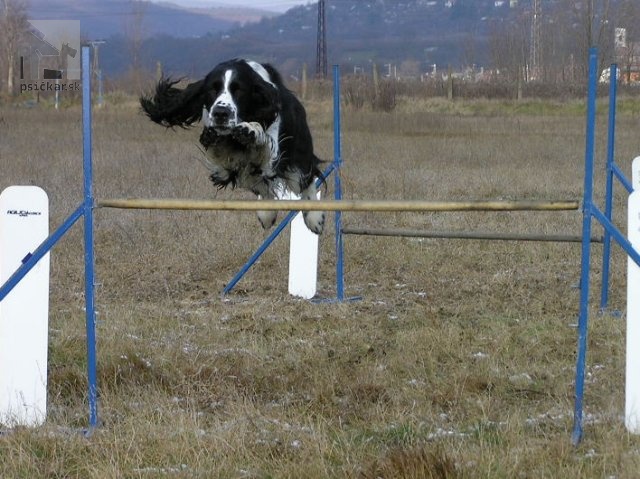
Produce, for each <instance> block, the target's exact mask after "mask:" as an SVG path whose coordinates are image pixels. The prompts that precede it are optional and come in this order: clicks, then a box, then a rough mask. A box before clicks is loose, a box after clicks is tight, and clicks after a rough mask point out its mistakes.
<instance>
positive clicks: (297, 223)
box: [279, 191, 320, 299]
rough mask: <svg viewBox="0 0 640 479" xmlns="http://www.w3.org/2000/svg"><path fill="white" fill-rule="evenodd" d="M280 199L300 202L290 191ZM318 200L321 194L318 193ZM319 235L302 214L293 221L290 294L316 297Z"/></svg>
mask: <svg viewBox="0 0 640 479" xmlns="http://www.w3.org/2000/svg"><path fill="white" fill-rule="evenodd" d="M279 196H280V199H286V200H299V199H300V197H299V196H298V195H296V194H294V193H291V192H290V191H285V192H283V193H282V194H280V195H279ZM318 199H320V192H319V191H318ZM318 238H319V237H318V235H317V234H315V233H313V232H311V231H310V230H309V228H307V225H305V224H304V218H303V217H302V213H298V214H297V215H296V216H295V218H293V220H292V221H291V236H290V240H289V294H290V295H292V296H298V297H300V298H304V299H311V298H313V297H314V296H315V295H316V291H317V284H318Z"/></svg>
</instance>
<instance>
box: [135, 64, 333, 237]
mask: <svg viewBox="0 0 640 479" xmlns="http://www.w3.org/2000/svg"><path fill="white" fill-rule="evenodd" d="M176 83H178V81H174V80H171V79H162V80H161V81H160V82H159V83H158V85H157V87H156V91H155V94H154V95H153V96H152V97H142V98H140V103H141V105H142V109H143V110H144V111H145V112H146V114H147V115H148V116H149V118H151V120H153V121H154V122H156V123H158V124H160V125H163V126H166V127H175V126H180V127H188V126H190V125H192V124H193V123H195V122H197V121H200V120H202V123H203V124H204V130H203V132H202V134H201V135H200V143H201V144H202V146H203V147H204V148H205V150H206V153H207V157H208V161H206V162H205V164H206V166H207V168H208V169H209V170H210V173H211V176H210V178H211V181H212V182H213V184H214V185H216V186H217V187H218V188H225V187H227V186H231V187H232V188H235V187H236V186H237V187H239V188H245V189H248V190H250V191H252V192H253V193H255V194H256V195H257V196H258V198H277V197H278V192H282V191H283V190H284V189H288V190H289V191H291V192H293V193H295V194H297V195H299V196H300V197H301V198H302V199H305V200H310V199H316V198H317V194H316V193H317V191H316V185H315V179H316V178H319V179H322V172H321V171H320V169H319V165H320V163H321V161H320V160H319V159H318V157H316V155H315V154H314V152H313V142H312V139H311V133H310V132H309V126H308V125H307V118H306V112H305V110H304V107H303V106H302V104H301V103H300V101H298V99H297V98H296V97H295V95H294V94H293V93H292V92H291V91H290V90H288V89H287V88H286V87H285V85H284V83H283V81H282V77H281V76H280V74H279V73H278V71H276V69H275V68H273V67H272V66H271V65H268V64H264V65H263V64H260V63H256V62H253V61H247V60H241V59H235V60H229V61H226V62H224V63H220V64H219V65H218V66H216V67H215V68H214V69H213V70H211V72H209V74H208V75H207V76H206V77H205V78H204V79H202V80H199V81H197V82H195V83H190V84H189V85H187V86H186V88H184V89H179V88H176V87H175V86H174V85H175V84H176ZM276 216H277V212H276V211H259V212H258V218H259V219H260V222H261V223H262V226H263V227H264V228H269V227H271V226H272V225H273V223H274V222H275V220H276ZM304 221H305V224H306V225H307V227H308V228H309V229H310V230H311V231H313V232H314V233H316V234H320V233H322V228H323V226H324V213H323V212H321V211H308V212H304Z"/></svg>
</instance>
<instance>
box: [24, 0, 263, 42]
mask: <svg viewBox="0 0 640 479" xmlns="http://www.w3.org/2000/svg"><path fill="white" fill-rule="evenodd" d="M28 7H29V18H31V19H40V20H57V19H60V20H63V19H64V20H80V29H81V33H82V36H83V38H85V39H87V40H96V39H105V38H109V37H113V36H121V35H122V36H124V35H131V33H132V31H133V30H136V32H139V34H140V35H141V36H142V37H153V36H157V35H168V36H172V37H177V38H185V37H191V38H192V37H199V36H203V35H207V34H210V33H215V32H223V31H226V30H229V29H231V28H233V27H237V26H239V25H241V24H245V23H247V22H255V21H258V20H260V19H261V18H263V17H269V16H273V15H274V13H273V12H267V11H262V10H257V9H246V8H235V7H217V8H183V7H180V6H178V5H175V4H173V3H170V2H163V3H151V2H146V1H131V0H83V1H82V2H78V1H75V0H30V2H29V3H28Z"/></svg>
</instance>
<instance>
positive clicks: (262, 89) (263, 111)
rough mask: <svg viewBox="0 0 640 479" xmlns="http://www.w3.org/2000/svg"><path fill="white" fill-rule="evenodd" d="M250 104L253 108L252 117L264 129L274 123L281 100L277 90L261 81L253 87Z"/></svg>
mask: <svg viewBox="0 0 640 479" xmlns="http://www.w3.org/2000/svg"><path fill="white" fill-rule="evenodd" d="M251 103H252V105H253V108H254V114H253V115H252V116H254V117H255V121H258V122H259V123H260V124H262V126H263V127H265V128H266V127H268V126H269V125H270V124H271V123H273V122H274V121H275V119H276V117H277V115H278V112H279V111H280V109H281V105H282V100H281V98H280V92H279V91H278V89H277V88H275V87H274V86H273V85H271V84H269V83H266V82H265V81H262V80H261V81H259V82H257V83H256V84H255V85H254V86H253V89H252V92H251Z"/></svg>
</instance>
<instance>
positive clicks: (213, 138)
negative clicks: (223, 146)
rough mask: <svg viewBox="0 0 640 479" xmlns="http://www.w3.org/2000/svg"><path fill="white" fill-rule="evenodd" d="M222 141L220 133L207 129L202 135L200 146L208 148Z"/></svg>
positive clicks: (210, 128)
mask: <svg viewBox="0 0 640 479" xmlns="http://www.w3.org/2000/svg"><path fill="white" fill-rule="evenodd" d="M219 139H220V136H219V135H218V132H217V131H216V130H215V129H213V128H212V127H205V128H204V129H203V130H202V133H201V134H200V144H201V145H202V146H204V147H205V149H206V148H208V147H209V146H211V145H213V144H214V143H216V142H217V141H218V140H219Z"/></svg>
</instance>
